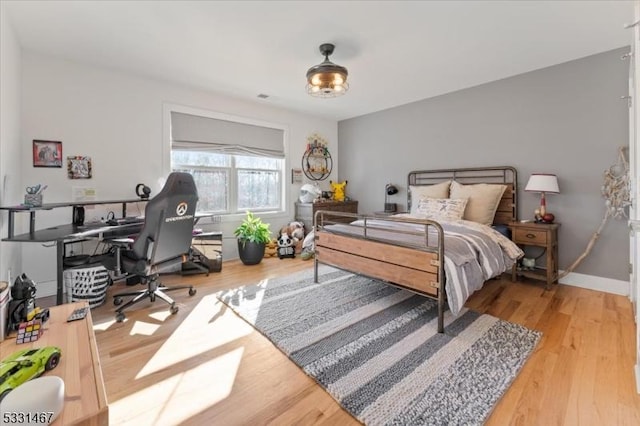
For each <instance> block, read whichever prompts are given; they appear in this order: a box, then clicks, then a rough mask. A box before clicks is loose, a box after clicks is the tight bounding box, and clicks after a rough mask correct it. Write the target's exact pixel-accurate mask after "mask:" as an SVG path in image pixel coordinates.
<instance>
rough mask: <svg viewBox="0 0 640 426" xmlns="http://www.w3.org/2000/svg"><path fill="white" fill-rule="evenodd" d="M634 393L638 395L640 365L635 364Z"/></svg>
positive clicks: (639, 390)
mask: <svg viewBox="0 0 640 426" xmlns="http://www.w3.org/2000/svg"><path fill="white" fill-rule="evenodd" d="M635 370H636V392H638V393H640V364H636V368H635Z"/></svg>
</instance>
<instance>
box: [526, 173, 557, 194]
mask: <svg viewBox="0 0 640 426" xmlns="http://www.w3.org/2000/svg"><path fill="white" fill-rule="evenodd" d="M524 190H525V191H529V192H547V193H554V194H559V193H560V189H559V188H558V178H557V177H556V175H551V174H543V173H533V174H532V175H531V177H530V178H529V182H527V186H526V187H525V188H524Z"/></svg>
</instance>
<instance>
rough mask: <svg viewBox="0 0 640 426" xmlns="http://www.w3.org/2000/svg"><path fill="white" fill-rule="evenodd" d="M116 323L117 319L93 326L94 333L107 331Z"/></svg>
mask: <svg viewBox="0 0 640 426" xmlns="http://www.w3.org/2000/svg"><path fill="white" fill-rule="evenodd" d="M115 323H116V320H115V319H112V320H108V321H103V322H100V323H94V324H93V331H107V330H108V329H109V327H111V326H112V325H113V324H115Z"/></svg>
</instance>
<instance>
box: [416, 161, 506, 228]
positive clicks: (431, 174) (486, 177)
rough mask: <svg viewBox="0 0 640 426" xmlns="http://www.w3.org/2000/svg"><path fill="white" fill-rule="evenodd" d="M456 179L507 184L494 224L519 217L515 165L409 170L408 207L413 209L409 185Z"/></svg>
mask: <svg viewBox="0 0 640 426" xmlns="http://www.w3.org/2000/svg"><path fill="white" fill-rule="evenodd" d="M447 180H455V181H456V182H458V183H460V184H466V185H469V184H474V183H499V184H506V185H507V189H506V190H505V191H504V194H503V195H502V199H501V200H500V204H499V205H498V210H497V211H496V215H495V217H494V219H493V224H494V225H506V224H508V223H509V222H513V221H516V220H517V218H518V172H517V171H516V169H515V167H511V166H496V167H472V168H463V169H440V170H417V171H413V172H409V175H408V179H407V182H408V185H407V209H408V210H409V211H411V191H410V190H409V186H410V185H413V186H418V185H434V184H436V183H440V182H445V181H447Z"/></svg>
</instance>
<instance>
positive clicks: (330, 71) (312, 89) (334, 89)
mask: <svg viewBox="0 0 640 426" xmlns="http://www.w3.org/2000/svg"><path fill="white" fill-rule="evenodd" d="M333 49H334V45H333V44H330V43H325V44H322V45H320V53H322V54H323V55H324V56H325V58H324V61H323V62H321V63H320V64H318V65H314V66H313V67H311V68H309V70H308V71H307V93H308V94H310V95H311V96H317V97H321V98H331V97H335V96H339V95H343V94H344V93H345V92H346V91H347V90H348V89H349V84H348V83H347V75H349V72H348V71H347V69H346V68H345V67H343V66H340V65H337V64H334V63H333V62H331V61H330V60H329V55H331V54H332V53H333Z"/></svg>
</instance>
